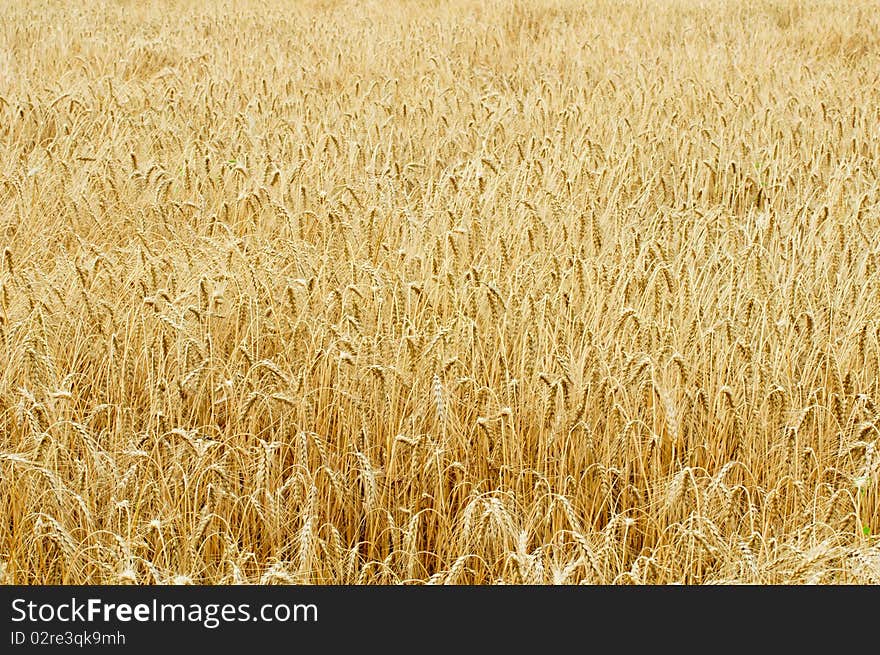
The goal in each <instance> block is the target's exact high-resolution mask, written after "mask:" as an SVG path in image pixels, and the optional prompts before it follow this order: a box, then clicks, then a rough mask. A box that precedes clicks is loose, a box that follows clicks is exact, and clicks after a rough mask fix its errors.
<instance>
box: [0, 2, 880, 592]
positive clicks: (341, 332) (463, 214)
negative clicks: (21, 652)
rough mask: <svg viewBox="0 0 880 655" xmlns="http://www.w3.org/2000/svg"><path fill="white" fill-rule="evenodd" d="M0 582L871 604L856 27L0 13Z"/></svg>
mask: <svg viewBox="0 0 880 655" xmlns="http://www.w3.org/2000/svg"><path fill="white" fill-rule="evenodd" d="M0 4H2V12H0V14H2V18H0V251H2V261H0V265H2V270H0V362H2V366H0V516H2V517H3V520H2V522H0V580H2V582H5V583H16V584H43V583H55V584H68V583H77V584H98V583H110V584H117V583H133V584H152V583H161V584H165V583H183V584H186V583H195V584H231V583H255V584H279V583H280V584H284V583H315V584H375V583H382V584H397V583H416V584H423V583H430V584H448V583H451V584H495V583H509V584H519V583H539V584H543V583H562V584H577V583H583V584H668V583H684V584H734V583H760V584H781V583H795V584H815V583H819V584H826V583H860V584H862V583H880V538H878V534H880V503H878V476H880V454H878V453H877V448H878V445H880V443H878V439H880V409H878V405H880V382H878V380H880V378H878V375H880V237H878V234H880V183H878V175H880V84H878V79H880V73H878V71H880V12H878V11H877V5H876V4H875V3H873V2H863V3H862V2H850V3H836V2H835V3H832V2H818V1H807V0H803V1H797V0H789V1H781V0H780V1H775V2H774V1H770V0H743V1H740V2H734V1H729V2H725V1H720V0H717V1H709V0H707V1H702V2H699V1H697V0H668V1H665V2H661V1H660V0H642V1H623V2H620V1H617V0H615V1H610V0H595V1H591V2H570V1H566V0H520V1H516V2H514V1H512V0H491V1H488V2H481V1H479V0H451V1H448V2H447V1H444V2H439V1H438V2H429V1H427V0H384V1H378V0H366V1H358V2H353V1H352V2H347V1H329V0H327V1H299V2H281V1H280V0H264V1H257V0H243V1H241V2H220V1H212V2H208V3H202V2H194V1H193V2H183V1H171V0H168V1H158V0H154V1H152V2H134V1H132V2H62V1H60V0H58V1H37V0H25V1H24V2H12V1H11V0H3V1H2V3H0Z"/></svg>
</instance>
